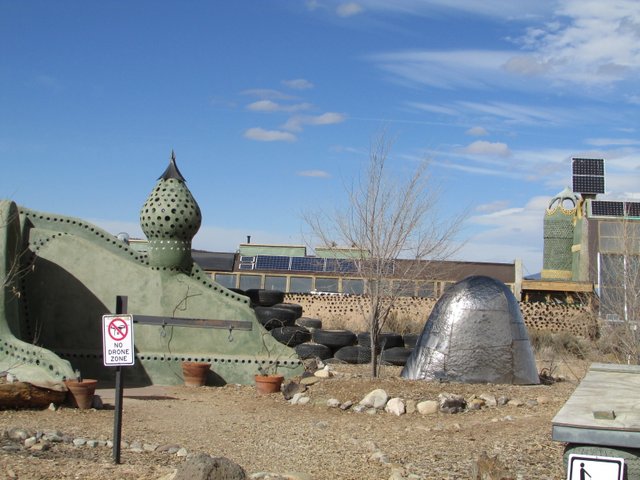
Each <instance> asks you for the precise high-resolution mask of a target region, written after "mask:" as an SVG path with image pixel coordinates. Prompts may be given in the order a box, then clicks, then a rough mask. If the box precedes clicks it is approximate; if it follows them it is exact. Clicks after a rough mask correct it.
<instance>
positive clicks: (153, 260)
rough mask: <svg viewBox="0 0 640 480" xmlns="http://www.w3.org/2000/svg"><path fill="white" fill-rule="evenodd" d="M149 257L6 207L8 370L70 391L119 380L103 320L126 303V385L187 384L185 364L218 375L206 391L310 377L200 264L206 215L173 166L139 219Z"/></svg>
mask: <svg viewBox="0 0 640 480" xmlns="http://www.w3.org/2000/svg"><path fill="white" fill-rule="evenodd" d="M140 221H141V224H142V230H143V232H144V233H145V235H146V236H147V238H148V241H149V247H150V248H149V250H148V252H139V251H136V250H134V249H133V248H131V247H130V246H129V244H128V242H127V240H126V238H122V239H121V238H118V237H115V236H113V235H111V234H109V233H108V232H106V231H104V230H102V229H100V228H98V227H96V226H95V225H92V224H91V223H89V222H86V221H83V220H81V219H78V218H73V217H66V216H63V215H58V214H51V213H43V212H37V211H34V210H30V209H28V208H24V207H18V206H17V205H16V204H15V203H14V202H12V201H10V200H2V201H0V222H1V223H0V278H2V279H3V282H4V283H3V286H2V288H1V289H0V371H8V372H11V373H12V374H14V375H15V376H16V377H17V378H18V379H19V380H23V381H27V382H30V383H34V384H38V385H44V386H48V387H50V388H57V389H64V386H63V381H64V380H65V379H67V378H70V377H74V376H75V375H76V374H77V372H79V373H80V374H81V375H82V376H83V377H85V378H97V379H99V380H103V381H105V382H109V381H111V380H113V377H114V368H113V367H105V366H104V359H103V339H102V316H103V315H105V314H113V313H115V309H116V298H117V297H118V296H126V297H127V300H128V303H127V313H130V314H132V315H133V319H134V342H135V365H133V366H130V367H123V368H124V371H125V376H126V378H127V385H130V386H133V385H150V384H159V385H173V384H180V383H182V381H183V379H182V370H181V363H182V361H185V360H188V361H203V362H208V363H210V364H211V370H210V373H209V378H208V380H207V383H208V384H210V385H220V384H225V383H251V382H252V381H253V377H254V374H255V373H256V372H257V371H258V367H261V366H264V365H265V364H275V365H277V366H278V372H279V373H282V374H284V375H285V376H288V377H290V376H294V375H298V374H300V373H302V371H303V366H302V363H301V362H300V360H299V359H298V358H297V356H296V355H295V352H294V350H293V349H291V348H289V347H286V346H285V345H283V344H281V343H279V342H277V341H276V340H275V339H274V338H273V337H272V336H271V335H269V334H268V332H266V330H264V328H263V327H262V325H260V323H259V322H258V321H257V319H256V316H255V312H254V311H253V309H252V308H251V305H250V302H249V300H248V298H247V297H245V296H243V295H239V294H237V293H235V292H232V291H230V290H227V289H226V288H224V287H221V286H220V285H218V284H217V283H215V282H213V281H212V280H211V278H210V276H209V275H208V274H207V273H205V272H204V271H202V270H201V269H200V267H199V266H198V265H197V264H195V263H194V262H193V260H192V258H191V241H192V239H193V236H194V235H195V234H196V232H197V231H198V229H199V227H200V224H201V221H202V219H201V213H200V208H199V207H198V204H197V203H196V201H195V199H194V198H193V196H192V194H191V192H190V191H189V189H188V188H187V186H186V182H185V179H184V177H183V176H182V175H181V173H180V171H179V170H178V167H177V165H176V159H175V155H173V154H172V155H171V159H170V162H169V166H168V167H167V168H166V170H165V171H164V173H163V174H162V175H161V176H160V178H159V180H158V182H157V183H156V185H155V187H154V188H153V189H152V191H151V194H150V195H149V197H148V199H147V201H146V202H145V204H144V206H143V207H142V210H141V212H140Z"/></svg>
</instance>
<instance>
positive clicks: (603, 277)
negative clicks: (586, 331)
mask: <svg viewBox="0 0 640 480" xmlns="http://www.w3.org/2000/svg"><path fill="white" fill-rule="evenodd" d="M600 252H601V253H600V255H599V262H598V268H599V287H600V289H599V293H600V317H601V319H602V320H603V329H604V332H603V333H604V335H603V338H606V342H607V343H608V344H609V345H610V346H611V347H612V350H613V352H612V353H614V354H616V356H617V357H618V360H619V361H623V362H625V363H633V364H637V363H640V344H639V342H640V331H639V330H638V329H639V328H640V326H639V324H640V222H633V221H629V220H627V219H623V220H622V221H615V222H609V221H606V222H605V221H603V222H600Z"/></svg>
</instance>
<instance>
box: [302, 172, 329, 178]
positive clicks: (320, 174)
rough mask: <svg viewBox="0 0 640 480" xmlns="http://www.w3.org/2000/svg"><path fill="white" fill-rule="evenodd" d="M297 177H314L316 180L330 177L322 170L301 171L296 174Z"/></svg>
mask: <svg viewBox="0 0 640 480" xmlns="http://www.w3.org/2000/svg"><path fill="white" fill-rule="evenodd" d="M297 175H298V176H299V177H316V178H329V177H330V176H331V175H329V173H328V172H325V171H324V170H303V171H301V172H298V173H297Z"/></svg>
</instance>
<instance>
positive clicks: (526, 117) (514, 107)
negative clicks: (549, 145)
mask: <svg viewBox="0 0 640 480" xmlns="http://www.w3.org/2000/svg"><path fill="white" fill-rule="evenodd" d="M458 104H459V105H460V106H461V107H463V108H465V109H467V110H472V111H475V112H480V113H483V114H489V115H494V116H496V117H500V118H503V119H504V120H506V121H507V122H511V123H519V124H529V125H535V124H541V123H542V124H547V125H548V124H550V123H551V124H558V123H566V122H568V121H569V120H571V119H572V118H573V117H574V115H575V114H574V113H572V112H570V111H567V110H562V109H559V108H540V107H532V106H529V105H518V104H514V103H507V102H488V103H478V102H458Z"/></svg>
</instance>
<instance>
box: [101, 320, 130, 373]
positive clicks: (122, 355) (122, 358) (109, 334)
mask: <svg viewBox="0 0 640 480" xmlns="http://www.w3.org/2000/svg"><path fill="white" fill-rule="evenodd" d="M102 356H103V360H104V365H105V366H106V367H117V366H126V365H133V364H134V363H135V354H134V349H133V315H103V316H102Z"/></svg>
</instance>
